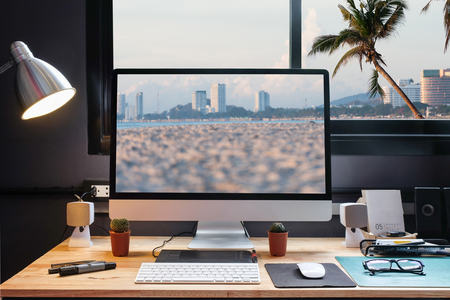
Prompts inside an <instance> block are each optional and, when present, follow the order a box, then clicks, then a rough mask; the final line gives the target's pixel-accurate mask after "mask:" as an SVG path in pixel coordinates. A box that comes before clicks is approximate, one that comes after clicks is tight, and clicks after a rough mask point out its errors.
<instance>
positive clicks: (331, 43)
mask: <svg viewBox="0 0 450 300" xmlns="http://www.w3.org/2000/svg"><path fill="white" fill-rule="evenodd" d="M337 37H338V36H337V35H333V34H330V35H321V36H318V37H316V38H315V39H314V41H313V44H312V47H311V51H309V53H308V56H312V55H316V54H317V53H329V54H331V53H333V52H334V51H335V50H336V49H337V48H338V47H339V46H336V39H337Z"/></svg>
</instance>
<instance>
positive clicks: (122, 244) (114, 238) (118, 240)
mask: <svg viewBox="0 0 450 300" xmlns="http://www.w3.org/2000/svg"><path fill="white" fill-rule="evenodd" d="M130 233H131V230H128V231H126V232H121V233H118V232H114V231H112V230H110V231H109V234H110V236H111V250H112V254H113V255H114V256H127V255H128V251H129V249H130Z"/></svg>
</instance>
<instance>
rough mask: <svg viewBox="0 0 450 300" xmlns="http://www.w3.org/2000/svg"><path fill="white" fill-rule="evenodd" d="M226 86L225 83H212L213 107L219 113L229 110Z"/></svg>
mask: <svg viewBox="0 0 450 300" xmlns="http://www.w3.org/2000/svg"><path fill="white" fill-rule="evenodd" d="M225 86H226V85H225V84H223V83H211V108H213V109H214V111H215V112H218V113H221V112H226V111H227V104H226V93H225Z"/></svg>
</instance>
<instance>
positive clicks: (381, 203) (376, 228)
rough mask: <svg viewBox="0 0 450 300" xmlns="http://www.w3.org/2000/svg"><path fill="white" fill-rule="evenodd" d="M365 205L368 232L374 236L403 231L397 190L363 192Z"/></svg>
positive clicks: (400, 200) (400, 204) (399, 198)
mask: <svg viewBox="0 0 450 300" xmlns="http://www.w3.org/2000/svg"><path fill="white" fill-rule="evenodd" d="M362 195H363V197H364V199H365V202H366V203H367V217H368V226H367V227H368V230H369V232H371V233H372V234H374V235H375V236H380V235H386V232H388V231H405V222H404V220H403V206H402V197H401V194H400V191H399V190H363V191H362Z"/></svg>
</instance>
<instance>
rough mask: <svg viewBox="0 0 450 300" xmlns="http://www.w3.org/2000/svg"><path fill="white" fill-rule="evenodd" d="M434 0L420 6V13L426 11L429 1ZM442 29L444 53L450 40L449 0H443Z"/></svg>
mask: <svg viewBox="0 0 450 300" xmlns="http://www.w3.org/2000/svg"><path fill="white" fill-rule="evenodd" d="M433 1H435V0H430V1H428V3H427V5H425V6H424V8H422V13H426V12H427V11H428V8H429V7H430V4H431V2H433ZM443 11H444V29H445V46H444V53H445V52H447V47H448V44H449V42H450V0H445V2H444V9H443Z"/></svg>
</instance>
